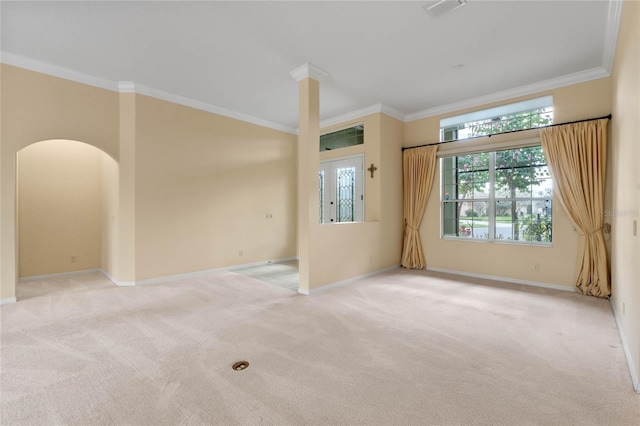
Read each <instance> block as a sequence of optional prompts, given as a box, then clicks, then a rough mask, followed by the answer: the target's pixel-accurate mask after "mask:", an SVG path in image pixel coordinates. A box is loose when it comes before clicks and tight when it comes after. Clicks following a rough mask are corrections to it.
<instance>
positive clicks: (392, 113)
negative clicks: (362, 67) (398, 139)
mask: <svg viewBox="0 0 640 426" xmlns="http://www.w3.org/2000/svg"><path fill="white" fill-rule="evenodd" d="M376 113H383V114H386V115H388V116H389V117H393V118H395V119H396V120H400V121H404V114H403V113H401V112H400V111H398V110H397V109H394V108H392V107H390V106H388V105H385V104H382V103H380V104H375V105H370V106H368V107H365V108H360V109H357V110H355V111H349V112H346V113H344V114H340V115H335V116H333V117H330V118H327V119H325V120H322V121H320V128H324V127H330V126H334V125H336V124H340V123H344V122H345V121H350V120H357V119H359V118H362V117H365V116H367V115H371V114H376Z"/></svg>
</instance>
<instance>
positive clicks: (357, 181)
mask: <svg viewBox="0 0 640 426" xmlns="http://www.w3.org/2000/svg"><path fill="white" fill-rule="evenodd" d="M362 169H363V158H362V155H357V156H354V157H345V158H340V159H336V160H331V161H322V162H321V163H320V175H319V180H318V182H319V192H320V223H337V222H362V221H363V220H364V184H363V183H364V182H363V170H362Z"/></svg>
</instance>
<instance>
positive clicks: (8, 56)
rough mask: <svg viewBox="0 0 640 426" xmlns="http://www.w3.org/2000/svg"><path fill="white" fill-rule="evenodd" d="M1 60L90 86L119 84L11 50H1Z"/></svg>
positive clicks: (104, 86) (111, 87)
mask: <svg viewBox="0 0 640 426" xmlns="http://www.w3.org/2000/svg"><path fill="white" fill-rule="evenodd" d="M1 55H2V56H1V60H2V63H3V64H7V65H12V66H14V67H19V68H25V69H28V70H30V71H35V72H39V73H42V74H47V75H51V76H53V77H59V78H63V79H65V80H71V81H75V82H77V83H83V84H88V85H89V86H94V87H99V88H101V89H107V90H111V91H117V90H118V84H117V83H116V82H115V81H111V80H107V79H104V78H100V77H94V76H91V75H88V74H83V73H81V72H77V71H72V70H70V69H67V68H62V67H59V66H56V65H52V64H49V63H47V62H42V61H38V60H36V59H31V58H26V57H24V56H20V55H16V54H13V53H10V52H5V51H2V52H1Z"/></svg>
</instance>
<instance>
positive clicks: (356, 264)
mask: <svg viewBox="0 0 640 426" xmlns="http://www.w3.org/2000/svg"><path fill="white" fill-rule="evenodd" d="M357 123H364V144H363V145H358V146H353V147H349V148H344V149H339V150H332V151H329V152H322V153H321V159H322V160H325V159H329V158H336V157H342V156H348V155H354V154H358V153H364V156H365V157H364V163H365V168H367V167H368V166H369V165H370V164H371V163H373V164H375V165H376V167H377V168H378V170H377V171H376V172H375V174H374V177H373V178H371V174H370V173H369V172H366V171H365V173H364V176H365V202H366V206H365V210H366V212H365V222H360V223H337V224H323V225H320V224H317V223H315V224H312V225H311V232H312V241H313V244H314V251H313V253H314V254H315V255H316V256H315V257H314V259H313V269H312V277H313V281H312V286H311V290H316V289H318V288H320V287H322V286H326V285H329V284H333V283H337V282H341V281H344V280H348V279H351V278H354V277H357V276H360V275H365V274H368V273H372V272H375V271H379V270H381V269H385V268H389V267H393V266H396V265H399V264H400V255H401V249H402V241H401V240H402V140H403V126H404V125H403V123H402V122H400V121H398V120H395V119H393V118H391V117H389V116H387V115H385V114H372V115H369V116H366V117H363V118H359V119H357V120H352V121H349V122H344V123H340V124H338V125H336V126H332V127H330V128H326V129H322V131H323V133H325V132H329V131H331V130H333V129H338V128H344V127H348V126H350V125H355V124H357ZM315 183H316V186H317V182H315ZM316 222H317V221H316Z"/></svg>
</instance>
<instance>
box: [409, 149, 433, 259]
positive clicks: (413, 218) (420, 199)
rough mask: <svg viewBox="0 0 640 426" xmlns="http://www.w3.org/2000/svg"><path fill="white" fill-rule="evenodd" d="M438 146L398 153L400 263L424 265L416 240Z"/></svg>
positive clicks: (418, 242)
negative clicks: (401, 218)
mask: <svg viewBox="0 0 640 426" xmlns="http://www.w3.org/2000/svg"><path fill="white" fill-rule="evenodd" d="M437 150H438V147H437V146H436V145H433V146H423V147H420V148H412V149H407V150H405V151H404V152H403V153H402V166H403V175H404V244H403V248H402V267H403V268H408V269H424V268H425V267H426V266H427V262H426V260H425V258H424V252H423V250H422V243H421V242H420V234H419V232H418V228H420V222H422V216H424V210H425V208H426V206H427V200H428V199H429V193H430V192H431V185H432V184H433V176H434V174H435V170H436V151H437Z"/></svg>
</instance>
